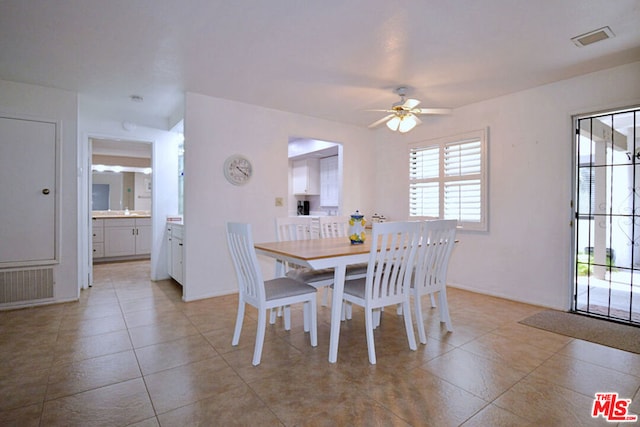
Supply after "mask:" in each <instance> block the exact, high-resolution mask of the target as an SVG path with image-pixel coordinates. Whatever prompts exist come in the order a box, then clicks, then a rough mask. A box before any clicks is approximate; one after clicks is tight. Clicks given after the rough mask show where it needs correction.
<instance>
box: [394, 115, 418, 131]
mask: <svg viewBox="0 0 640 427" xmlns="http://www.w3.org/2000/svg"><path fill="white" fill-rule="evenodd" d="M417 124H418V121H417V120H416V118H415V116H414V115H413V114H407V115H406V116H404V117H403V118H402V119H401V120H400V125H399V126H398V130H399V131H400V133H406V132H409V131H410V130H411V129H413V128H414V127H416V125H417Z"/></svg>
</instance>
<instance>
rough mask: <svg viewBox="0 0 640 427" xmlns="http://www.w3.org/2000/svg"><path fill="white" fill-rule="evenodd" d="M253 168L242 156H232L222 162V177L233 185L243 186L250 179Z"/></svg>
mask: <svg viewBox="0 0 640 427" xmlns="http://www.w3.org/2000/svg"><path fill="white" fill-rule="evenodd" d="M252 172H253V168H252V166H251V162H250V161H249V160H248V159H247V158H246V157H244V156H241V155H239V154H234V155H232V156H229V157H227V160H225V161H224V176H225V178H227V181H229V182H230V183H232V184H233V185H244V184H246V183H247V182H248V181H249V179H250V178H251V174H252Z"/></svg>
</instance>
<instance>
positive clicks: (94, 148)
mask: <svg viewBox="0 0 640 427" xmlns="http://www.w3.org/2000/svg"><path fill="white" fill-rule="evenodd" d="M90 142H91V178H90V198H89V203H90V213H91V236H92V242H91V246H92V248H91V249H92V250H91V262H90V264H91V265H93V264H95V263H104V262H113V261H125V260H132V259H149V258H150V257H151V248H152V222H151V205H152V203H151V202H152V185H151V183H152V169H151V165H152V159H151V156H152V144H151V143H149V142H142V141H124V140H113V139H103V138H90Z"/></svg>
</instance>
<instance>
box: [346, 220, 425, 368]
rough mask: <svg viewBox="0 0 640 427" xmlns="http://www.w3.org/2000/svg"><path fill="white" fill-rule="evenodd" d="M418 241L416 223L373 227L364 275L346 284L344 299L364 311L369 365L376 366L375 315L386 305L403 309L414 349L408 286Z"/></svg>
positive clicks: (377, 224)
mask: <svg viewBox="0 0 640 427" xmlns="http://www.w3.org/2000/svg"><path fill="white" fill-rule="evenodd" d="M419 237H420V223H419V222H386V223H376V224H373V232H372V235H371V251H370V253H369V263H368V267H367V275H366V277H364V278H359V279H353V280H346V281H345V284H344V296H343V299H344V300H345V301H348V302H350V303H352V304H357V305H360V306H362V307H363V308H364V313H365V329H366V336H367V348H368V351H369V362H370V363H371V364H375V363H376V352H375V344H374V340H373V329H374V311H376V312H379V310H381V309H382V308H383V307H385V306H388V305H397V304H401V305H402V307H403V313H404V325H405V329H406V332H407V340H408V341H409V348H410V349H411V350H416V349H417V345H416V338H415V336H414V334H413V323H412V321H411V309H410V300H409V286H410V285H411V273H412V270H413V265H414V258H415V254H416V250H417V246H418V240H419Z"/></svg>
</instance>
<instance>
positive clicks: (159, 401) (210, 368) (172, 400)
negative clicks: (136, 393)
mask: <svg viewBox="0 0 640 427" xmlns="http://www.w3.org/2000/svg"><path fill="white" fill-rule="evenodd" d="M144 380H145V383H146V384H147V389H148V390H149V396H151V401H152V402H153V406H154V408H155V410H156V413H157V414H163V413H165V412H168V411H171V410H173V409H176V408H179V407H181V406H185V405H189V404H191V403H195V402H197V401H199V400H202V399H207V398H210V397H214V396H216V395H218V394H219V393H221V392H225V391H228V390H231V389H233V388H237V387H244V383H243V381H242V380H241V379H240V377H238V375H237V374H236V373H235V372H234V371H233V369H231V368H230V367H229V366H228V365H227V364H226V363H225V362H224V360H223V359H222V358H221V357H219V356H216V357H213V358H211V359H206V360H201V361H199V362H194V363H190V364H188V365H184V366H178V367H176V368H172V369H168V370H165V371H161V372H157V373H155V374H150V375H147V376H145V377H144Z"/></svg>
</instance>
